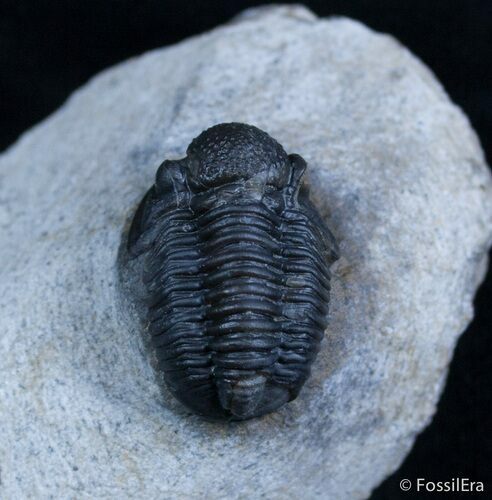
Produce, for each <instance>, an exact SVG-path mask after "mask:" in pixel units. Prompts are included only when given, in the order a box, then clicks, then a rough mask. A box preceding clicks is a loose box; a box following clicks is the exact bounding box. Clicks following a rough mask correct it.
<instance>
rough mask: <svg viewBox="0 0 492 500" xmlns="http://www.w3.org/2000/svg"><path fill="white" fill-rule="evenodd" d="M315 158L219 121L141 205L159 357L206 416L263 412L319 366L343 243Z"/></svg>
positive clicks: (174, 386)
mask: <svg viewBox="0 0 492 500" xmlns="http://www.w3.org/2000/svg"><path fill="white" fill-rule="evenodd" d="M305 168H306V163H305V161H304V160H303V159H302V158H301V157H300V156H298V155H287V153H286V152H285V151H284V149H283V148H282V146H281V145H280V144H279V143H278V142H276V141H275V140H274V139H272V138H271V137H270V136H269V135H268V134H267V133H265V132H263V131H261V130H259V129H258V128H256V127H253V126H250V125H245V124H241V123H226V124H221V125H216V126H214V127H211V128H209V129H208V130H206V131H204V132H202V133H201V134H200V135H199V136H198V137H197V138H196V139H194V140H193V141H192V142H191V144H190V146H189V147H188V149H187V156H186V157H185V158H183V159H181V160H176V161H169V160H166V161H164V163H162V165H161V166H160V167H159V169H158V171H157V174H156V180H155V184H154V185H153V186H152V187H151V189H150V190H149V191H148V192H147V194H146V195H145V197H144V198H143V200H142V202H141V204H140V206H139V208H138V210H137V212H136V214H135V217H134V220H133V223H132V226H131V229H130V235H129V241H128V249H129V253H130V255H131V256H133V257H136V256H139V255H142V258H143V259H144V266H143V269H144V270H143V276H142V279H143V282H144V284H145V289H146V295H147V297H146V299H147V306H148V324H149V327H148V328H149V330H150V334H151V337H152V344H153V346H154V348H155V350H156V355H157V360H158V367H159V370H162V371H163V373H164V379H165V381H166V383H167V385H168V387H169V389H170V390H171V392H172V393H173V394H174V396H175V397H176V398H177V399H179V400H180V401H181V402H182V403H184V404H185V405H186V406H187V407H188V408H190V409H191V410H193V411H194V412H196V413H198V414H200V415H203V416H206V417H208V418H214V419H217V418H219V419H220V418H225V419H237V420H242V419H247V418H252V417H256V416H259V415H263V414H265V413H268V412H271V411H273V410H275V409H277V408H278V407H280V406H281V405H283V404H284V403H286V402H287V401H291V400H292V399H294V398H295V397H296V396H297V394H298V393H299V390H300V389H301V387H302V385H303V384H304V382H305V381H306V379H307V378H308V376H309V373H310V368H311V364H312V362H313V360H314V358H315V356H316V354H317V352H318V350H319V346H320V341H321V339H322V337H323V333H324V330H325V328H326V325H327V314H328V303H329V291H330V272H329V266H330V264H331V263H333V262H334V260H336V258H337V245H336V242H335V240H334V238H333V236H332V234H331V233H330V231H329V230H328V229H327V227H326V226H325V224H324V223H323V221H322V220H321V218H320V217H319V215H318V214H317V212H316V209H315V208H314V207H313V205H312V204H311V202H310V201H309V197H308V190H307V188H306V187H305V186H304V185H302V183H301V178H302V175H303V173H304V170H305Z"/></svg>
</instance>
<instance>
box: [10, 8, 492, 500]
mask: <svg viewBox="0 0 492 500" xmlns="http://www.w3.org/2000/svg"><path fill="white" fill-rule="evenodd" d="M262 3H268V2H253V1H246V0H244V1H225V0H224V1H218V0H205V1H186V0H179V1H164V0H161V1H157V0H147V1H146V0H140V1H129V0H128V1H125V0H82V1H81V0H76V1H74V0H64V1H56V0H53V1H46V0H32V1H22V0H0V71H1V73H0V150H1V149H4V148H6V147H7V146H8V145H9V144H11V143H12V142H13V141H15V139H16V138H17V137H18V135H19V134H20V133H21V132H22V131H24V130H25V129H26V128H28V127H30V126H31V125H33V124H34V123H36V122H38V121H40V120H41V119H42V118H44V117H45V116H46V115H47V114H49V113H50V112H52V111H54V110H55V109H56V108H57V107H58V106H59V105H60V104H62V103H63V101H64V100H65V99H66V97H67V96H68V95H69V94H70V93H71V92H72V90H74V89H75V88H77V87H78V86H80V85H81V84H83V83H84V82H85V81H86V80H87V79H88V78H89V77H90V76H92V75H93V74H95V73H97V72H98V71H99V70H101V69H103V68H105V67H107V66H109V65H112V64H114V63H116V62H119V61H121V60H123V59H126V58H128V57H130V56H132V55H136V54H139V53H141V52H143V51H146V50H148V49H152V48H155V47H159V46H162V45H166V44H170V43H174V42H176V41H178V40H181V39H183V38H185V37H187V36H190V35H193V34H196V33H199V32H202V31H205V30H208V29H210V28H213V27H214V26H216V25H217V24H220V23H222V22H224V21H226V20H228V19H229V18H230V17H232V16H233V15H235V14H236V13H238V12H239V11H241V10H242V9H244V8H246V7H251V6H254V5H259V4H262ZM284 3H289V2H284ZM305 4H306V5H308V6H309V7H310V8H311V9H312V10H313V11H314V12H315V13H317V14H318V15H321V16H327V15H333V14H337V15H345V16H349V17H353V18H356V19H358V20H360V21H362V22H364V23H366V24H368V25H369V26H370V27H372V28H374V29H376V30H378V31H383V32H388V33H391V34H393V35H394V36H396V37H397V38H398V39H399V40H400V41H402V42H403V43H404V44H405V45H406V46H407V47H409V48H410V49H411V50H412V51H413V52H414V53H415V54H417V55H418V56H419V57H420V58H421V59H422V60H423V61H424V62H425V63H426V64H427V65H428V66H430V67H431V68H432V70H433V71H434V72H435V74H436V75H437V77H438V78H439V79H440V80H441V82H442V83H443V84H444V86H445V88H446V89H447V91H448V93H449V94H450V96H451V98H452V99H453V100H454V101H455V102H456V103H458V104H459V105H460V106H461V107H462V108H463V109H464V110H465V112H466V113H467V114H468V116H469V117H470V120H471V122H472V124H473V126H474V127H475V129H476V130H477V132H478V134H479V136H480V138H481V141H482V145H483V147H484V149H485V152H486V156H487V158H488V160H489V162H490V161H491V160H492V71H491V65H492V64H491V63H492V1H490V0H483V1H475V0H448V1H436V0H427V1H420V0H413V1H395V0H387V1H375V0H373V1H364V0H355V1H341V0H340V1H329V0H328V1H317V2H316V1H307V2H305ZM491 298H492V273H491V272H489V273H488V276H487V279H486V282H485V283H484V285H483V286H482V287H481V289H480V291H479V293H478V295H477V298H476V301H475V307H476V317H475V319H474V321H473V323H472V324H471V325H470V327H469V328H468V330H467V332H466V333H465V334H464V335H463V336H462V337H461V339H460V341H459V343H458V346H457V349H456V353H455V357H454V360H453V362H452V365H451V370H450V374H449V379H448V382H447V385H446V388H445V391H444V394H443V396H442V398H441V401H440V403H439V408H438V412H437V414H436V416H435V417H434V420H433V422H432V424H431V425H430V426H429V427H428V428H427V429H426V430H425V431H424V432H423V433H422V434H421V435H420V436H419V438H418V439H417V442H416V444H415V446H414V448H413V450H412V452H411V453H410V455H409V456H408V457H407V459H406V460H405V462H404V464H403V465H402V467H401V468H400V469H399V470H398V471H397V472H396V473H395V474H393V476H391V477H390V478H389V479H387V480H386V481H385V482H384V483H383V484H382V485H381V486H380V487H379V488H378V489H377V490H376V491H375V492H374V494H373V497H372V498H374V499H399V498H406V499H408V498H412V497H413V495H412V493H404V492H401V491H400V488H399V482H400V480H401V479H403V478H408V479H410V480H413V481H415V480H416V478H418V477H425V478H427V479H429V480H433V481H445V480H450V479H451V478H454V477H468V478H470V479H472V480H479V481H484V482H487V483H488V484H486V485H485V488H486V490H488V493H485V494H484V495H481V496H480V497H481V498H485V497H488V498H492V496H490V495H491V491H492V473H491V470H492V418H491V416H490V412H491V411H492V404H491V403H492V394H491V388H492V355H491V348H490V337H489V332H490V331H491V327H492V312H491V308H490V307H489V304H490V300H491ZM436 495H437V496H438V497H439V494H434V495H432V496H433V497H435V496H436ZM467 497H468V498H469V497H470V495H467ZM419 498H420V497H419Z"/></svg>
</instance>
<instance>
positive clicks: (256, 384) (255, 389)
mask: <svg viewBox="0 0 492 500" xmlns="http://www.w3.org/2000/svg"><path fill="white" fill-rule="evenodd" d="M265 384H266V378H265V377H264V376H263V375H252V376H251V377H248V378H242V379H240V380H218V381H217V389H218V393H219V401H220V404H221V405H222V407H223V408H224V410H228V411H230V412H231V414H232V415H233V416H234V417H237V418H240V419H244V418H249V417H251V416H253V415H254V414H255V410H256V408H257V407H258V405H259V404H260V402H261V400H262V399H263V395H264V393H265Z"/></svg>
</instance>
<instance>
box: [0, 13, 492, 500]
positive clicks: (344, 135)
mask: <svg viewBox="0 0 492 500" xmlns="http://www.w3.org/2000/svg"><path fill="white" fill-rule="evenodd" d="M223 121H243V122H247V123H252V124H254V125H257V126H259V127H260V128H262V129H264V130H266V131H268V132H269V133H270V134H271V135H272V136H273V137H275V138H277V139H278V140H279V141H280V142H281V143H282V144H283V145H284V146H285V147H286V149H287V151H289V152H299V153H301V154H302V155H303V156H304V158H305V159H306V160H307V161H308V162H309V165H310V168H309V173H308V178H309V182H310V184H311V186H312V190H313V192H314V195H315V200H316V203H317V205H318V208H319V209H320V210H321V211H322V212H323V213H324V214H325V216H326V217H327V219H328V220H329V225H330V227H331V228H332V229H333V230H334V232H335V234H336V236H337V238H338V240H339V241H340V243H341V252H342V255H343V257H342V258H341V260H340V261H339V262H338V264H337V266H336V267H335V270H334V271H335V276H334V292H333V301H332V304H333V305H332V315H331V324H330V327H329V329H328V331H327V337H326V339H325V341H324V342H323V346H322V351H321V353H320V356H319V358H318V360H317V362H316V363H315V366H314V371H313V376H312V378H311V379H310V381H309V382H308V383H307V385H306V387H305V388H304V390H303V391H302V393H301V395H300V397H299V398H298V399H297V400H296V401H294V402H293V403H290V404H288V405H286V406H284V407H283V408H282V409H281V410H280V411H278V412H276V413H274V414H271V415H269V416H267V417H264V418H261V419H257V420H253V421H248V422H245V423H235V424H226V425H224V424H211V423H207V422H204V421H203V420H201V419H200V418H198V417H195V416H192V415H190V414H189V413H187V412H186V410H185V409H184V408H183V407H182V406H181V405H180V404H179V403H177V402H176V401H175V400H173V399H172V398H170V397H169V395H168V394H167V393H166V392H161V391H160V390H159V388H158V385H157V383H156V380H155V377H154V374H153V371H152V368H151V364H150V363H149V356H148V354H147V352H146V350H145V342H144V339H143V337H142V335H141V334H140V326H139V323H138V320H137V317H136V316H137V315H136V311H135V310H134V309H133V308H132V306H131V304H130V303H128V302H127V300H126V299H125V297H124V293H122V291H123V292H124V290H125V278H124V274H123V275H122V276H123V279H121V276H120V270H119V266H118V264H117V261H118V255H119V252H120V244H121V241H122V236H123V234H124V231H125V230H126V229H127V224H128V221H129V219H130V218H131V216H132V213H133V211H134V209H135V205H136V203H137V202H138V200H139V199H140V198H141V196H142V194H143V193H144V191H145V190H146V188H147V187H148V186H149V185H150V184H151V182H152V179H153V175H154V172H155V170H156V167H157V165H158V164H159V162H160V161H161V160H162V159H164V158H167V157H180V156H182V155H183V154H184V150H185V147H186V145H187V144H188V142H189V140H190V139H191V138H193V137H194V136H196V135H197V134H198V133H199V132H200V131H201V130H202V129H204V128H206V127H208V126H210V125H212V124H214V123H218V122H223ZM0 175H1V192H0V227H1V236H0V238H1V246H0V262H1V263H2V265H1V267H0V281H1V293H0V303H1V309H0V325H1V326H0V332H1V336H0V359H1V361H0V428H1V433H0V459H1V462H0V466H1V486H0V491H1V495H0V496H2V498H25V497H29V496H30V497H35V498H48V497H50V496H52V497H54V498H72V497H73V498H109V497H112V498H128V497H133V498H144V497H145V498H187V499H190V498H197V499H198V498H228V499H235V498H262V497H264V498H275V499H276V498H279V499H282V498H306V499H311V498H333V499H337V500H339V499H346V498H364V497H366V496H367V495H368V494H369V492H370V491H371V489H372V488H373V487H375V486H376V485H377V484H378V483H379V482H380V481H381V480H382V479H383V478H384V477H385V476H386V475H388V474H389V473H390V472H392V471H393V470H394V469H395V468H397V467H398V465H399V464H400V462H401V461H402V460H403V458H404V457H405V455H406V453H407V452H408V451H409V449H410V447H411V446H412V443H413V441H414V438H415V436H416V434H417V433H418V432H419V431H420V430H421V429H422V428H423V427H424V426H425V425H426V424H427V423H428V422H429V419H430V418H431V416H432V414H433V412H434V409H435V405H436V401H437V399H438V397H439V393H440V390H441V388H442V385H443V382H444V379H445V376H446V369H447V366H448V363H449V360H450V357H451V355H452V352H453V347H454V345H455V342H456V339H457V337H458V336H459V334H460V333H461V332H462V331H463V329H464V328H465V327H466V325H467V324H468V322H469V321H470V319H471V317H472V298H473V294H474V291H475V289H476V287H477V285H478V283H479V282H480V279H481V278H482V276H483V272H484V269H485V264H486V251H487V248H488V244H489V242H490V237H491V229H492V187H491V186H492V185H491V179H490V175H489V172H488V170H487V168H486V166H485V164H484V160H483V156H482V153H481V151H480V147H479V144H478V142H477V139H476V137H475V135H474V133H473V131H472V130H471V128H470V126H469V124H468V121H467V119H466V118H465V117H464V116H463V114H462V113H461V112H460V110H459V109H457V108H456V107H455V106H454V105H453V104H451V103H450V101H449V99H448V97H447V96H446V94H445V93H444V91H443V89H442V88H441V86H440V85H439V83H437V82H436V80H435V78H434V77H433V76H432V74H431V73H430V72H429V70H428V69H426V68H425V67H424V66H423V65H422V63H420V62H419V61H418V60H417V59H416V58H415V57H414V56H412V55H411V54H410V53H409V52H408V51H407V50H406V49H405V48H403V47H401V46H400V45H399V44H398V43H397V42H396V41H395V40H394V39H392V38H391V37H388V36H386V35H380V34H376V33H374V32H372V31H371V30H369V29H368V28H366V27H364V26H363V25H361V24H359V23H357V22H354V21H351V20H348V19H339V18H335V19H328V20H319V19H317V18H315V17H314V16H313V15H312V14H311V13H309V12H308V11H306V10H305V9H303V8H301V7H277V8H273V9H272V8H271V9H263V10H256V11H250V12H247V13H246V14H243V16H242V17H241V18H240V19H237V20H235V21H234V22H233V23H231V24H229V25H226V26H224V27H221V28H220V29H217V30H215V31H213V32H211V33H207V34H205V35H202V36H199V37H195V38H192V39H190V40H187V41H185V42H183V43H180V44H178V45H176V46H173V47H170V48H167V49H163V50H156V51H153V52H150V53H148V54H146V55H144V56H142V57H139V58H136V59H133V60H131V61H128V62H125V63H123V64H121V65H119V66H117V67H115V68H112V69H110V70H108V71H105V72H103V73H102V74H101V75H99V76H97V77H96V78H94V79H93V80H92V81H91V82H89V83H88V84H87V85H86V86H85V87H84V88H82V89H81V90H79V91H77V92H76V93H75V94H74V95H73V96H72V97H71V98H70V99H69V100H68V102H67V103H66V104H65V105H64V106H63V107H62V108H61V109H60V110H59V111H58V112H56V113H55V114H54V115H53V116H51V117H50V118H48V119H47V120H45V121H44V122H43V123H42V124H40V125H39V126H37V127H35V128H34V129H33V130H31V131H29V132H28V133H26V134H25V135H24V136H23V137H22V138H21V139H20V140H19V142H18V143H17V144H16V145H15V146H13V147H12V148H11V149H10V150H8V151H7V152H6V153H5V154H4V155H3V156H2V157H1V160H0Z"/></svg>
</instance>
